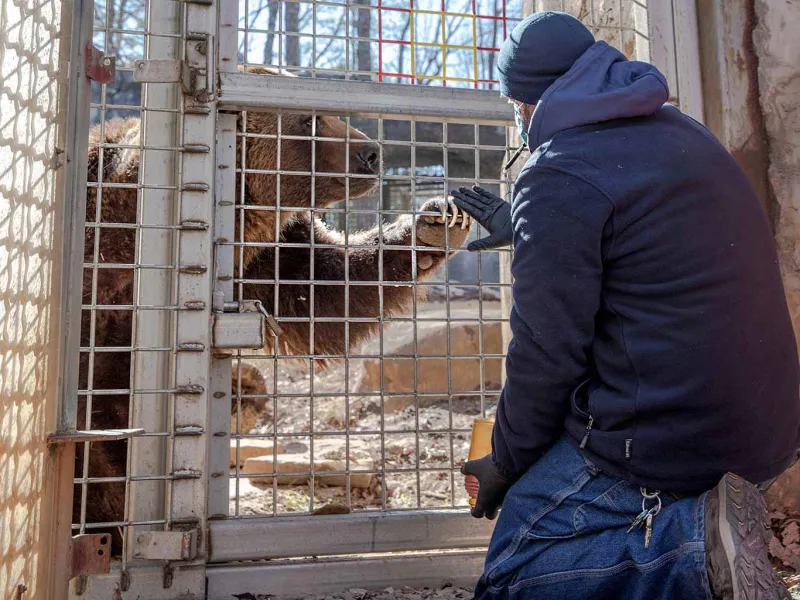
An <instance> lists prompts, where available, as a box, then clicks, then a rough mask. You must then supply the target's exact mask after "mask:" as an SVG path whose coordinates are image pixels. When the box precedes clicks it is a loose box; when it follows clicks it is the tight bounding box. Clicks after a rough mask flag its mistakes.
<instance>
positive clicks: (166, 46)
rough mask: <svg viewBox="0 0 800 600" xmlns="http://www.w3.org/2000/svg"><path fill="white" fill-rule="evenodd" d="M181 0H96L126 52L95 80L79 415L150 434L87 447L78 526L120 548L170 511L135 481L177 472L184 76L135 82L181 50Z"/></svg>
mask: <svg viewBox="0 0 800 600" xmlns="http://www.w3.org/2000/svg"><path fill="white" fill-rule="evenodd" d="M154 4H155V3H154ZM176 8H177V7H176V5H175V4H174V3H171V2H168V3H164V4H163V5H162V7H161V11H160V12H159V8H157V7H155V6H151V4H150V2H147V1H146V0H108V2H104V1H102V0H101V1H99V2H96V5H95V36H94V43H95V45H96V46H97V47H99V48H102V49H103V50H104V51H105V52H106V53H107V54H109V55H115V56H117V65H118V67H117V69H118V70H117V79H116V81H115V82H114V83H112V84H108V85H96V84H93V98H92V100H93V102H92V107H91V114H90V119H91V122H92V125H93V129H92V131H91V133H90V136H89V143H90V147H89V176H88V192H87V217H86V218H87V223H86V238H85V239H86V244H85V250H84V277H83V292H84V307H83V321H82V335H81V338H82V339H81V382H80V391H79V395H80V402H79V426H80V427H81V428H82V429H105V430H107V429H116V428H126V427H131V426H139V427H143V428H144V429H145V434H144V437H142V438H141V439H140V440H137V442H135V443H129V442H127V441H115V442H95V443H92V444H85V445H84V447H83V448H79V449H78V455H79V465H78V471H77V473H76V475H77V476H78V478H77V479H76V490H75V491H76V494H75V499H74V515H75V519H74V523H75V525H74V527H75V529H76V530H77V531H81V532H84V531H89V532H95V531H97V530H106V529H108V528H109V527H110V528H111V531H112V532H113V533H114V534H115V535H114V538H113V539H114V553H115V554H119V553H121V552H122V537H121V536H120V535H119V533H120V531H121V529H124V528H125V527H127V526H128V525H129V524H130V522H131V521H132V522H137V521H143V522H148V523H159V522H163V519H164V514H163V502H147V503H146V504H145V503H141V504H137V503H135V502H132V499H131V497H130V491H131V488H132V487H136V486H139V488H140V489H142V490H144V489H145V488H147V489H148V490H149V491H150V492H151V494H154V495H157V494H160V495H163V482H164V480H165V478H166V477H167V470H166V465H165V462H164V458H163V452H164V447H163V439H164V436H165V435H166V434H167V433H166V431H165V428H166V419H165V418H164V417H165V410H166V408H167V406H168V402H169V388H170V385H171V381H170V377H169V370H170V364H171V362H172V355H173V352H174V345H173V343H172V339H171V336H170V330H171V328H172V320H173V318H174V313H175V308H176V307H175V301H174V298H173V297H172V294H171V288H172V287H173V286H174V280H175V276H176V273H177V264H176V260H175V257H174V243H175V239H174V238H175V227H176V225H175V217H174V213H175V207H176V202H177V190H178V188H177V180H176V172H177V170H176V167H177V159H178V153H179V150H178V148H176V145H177V138H176V127H177V124H178V119H179V104H178V96H177V92H176V90H174V89H173V88H174V87H175V86H169V85H161V86H157V85H150V86H147V88H145V87H144V86H142V85H140V84H136V83H134V82H133V67H134V61H135V60H138V59H141V58H145V57H149V56H159V57H173V56H177V50H178V47H179V41H180V36H179V34H178V31H179V29H178V25H179V21H178V19H179V14H180V13H179V12H178V11H177V10H176ZM165 9H166V10H165ZM145 407H146V408H145ZM134 446H136V450H134ZM145 449H146V450H145ZM140 450H141V451H140ZM145 456H146V457H147V458H145ZM132 478H135V480H134V479H132ZM144 512H146V513H147V514H144ZM98 528H99V529H98Z"/></svg>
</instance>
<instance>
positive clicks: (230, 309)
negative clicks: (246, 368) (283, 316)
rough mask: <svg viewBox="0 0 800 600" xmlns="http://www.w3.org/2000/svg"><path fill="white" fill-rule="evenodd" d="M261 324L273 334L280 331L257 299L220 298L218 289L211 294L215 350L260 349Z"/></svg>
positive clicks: (262, 334)
mask: <svg viewBox="0 0 800 600" xmlns="http://www.w3.org/2000/svg"><path fill="white" fill-rule="evenodd" d="M265 326H266V327H269V330H270V331H271V332H272V335H273V336H279V335H280V334H281V333H282V331H281V327H280V325H278V322H277V321H276V320H275V318H274V317H273V316H272V315H271V314H269V312H267V309H266V308H264V305H263V304H261V301H260V300H242V301H241V302H224V301H223V299H222V294H221V292H215V294H214V329H213V334H214V348H216V349H218V350H240V349H253V350H261V349H262V348H263V347H264V345H265V344H266V338H265V337H264V330H265Z"/></svg>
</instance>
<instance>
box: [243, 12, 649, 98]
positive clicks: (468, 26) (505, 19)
mask: <svg viewBox="0 0 800 600" xmlns="http://www.w3.org/2000/svg"><path fill="white" fill-rule="evenodd" d="M536 4H537V5H539V6H537V7H536V8H537V10H545V9H551V10H563V11H567V12H570V13H571V14H574V15H575V16H577V17H579V18H580V19H581V20H582V21H584V22H585V23H586V24H587V25H588V26H590V28H591V29H592V31H593V33H594V34H595V35H596V36H597V37H598V39H604V40H606V41H608V42H609V43H610V44H612V45H614V46H617V47H619V48H620V49H621V50H623V51H624V52H625V53H626V55H628V56H629V57H633V56H637V51H638V58H639V59H641V60H648V59H649V58H648V57H649V51H648V50H647V40H648V36H647V25H646V21H647V14H646V4H645V3H643V2H636V1H632V0H554V1H553V0H550V1H548V0H538V1H537V3H536ZM523 10H524V3H523V2H522V0H386V1H384V0H358V1H353V2H350V1H345V0H343V1H338V0H325V1H321V0H317V1H312V2H302V1H299V0H279V1H274V2H273V1H268V0H240V1H239V60H240V62H241V63H243V64H244V65H247V66H249V65H264V66H270V67H275V68H281V69H285V70H287V71H289V72H292V73H296V74H299V75H304V76H312V77H334V78H344V79H360V80H369V81H379V82H386V83H405V84H417V85H436V86H439V85H441V86H450V87H468V88H476V89H495V88H496V87H497V85H496V84H497V81H498V72H497V55H498V52H499V50H500V46H501V45H502V43H503V41H504V40H505V38H506V37H507V36H508V35H509V34H510V32H511V30H512V29H513V28H514V26H515V25H516V24H517V23H518V22H519V21H520V20H521V19H522V18H523V16H524V15H523ZM636 13H641V14H639V17H638V20H637V16H636ZM637 46H638V48H637ZM643 54H644V56H642V55H643Z"/></svg>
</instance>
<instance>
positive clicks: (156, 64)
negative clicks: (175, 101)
mask: <svg viewBox="0 0 800 600" xmlns="http://www.w3.org/2000/svg"><path fill="white" fill-rule="evenodd" d="M186 41H187V42H188V43H191V42H197V43H196V45H195V49H196V51H197V54H199V55H201V56H204V57H205V61H206V65H205V68H200V67H195V66H191V65H190V64H189V63H188V62H187V61H183V60H177V59H153V60H137V61H136V62H135V63H134V65H135V68H134V71H133V80H134V81H135V82H137V83H180V84H181V88H182V89H183V93H184V94H186V95H187V96H191V97H192V98H194V100H195V101H197V102H203V103H205V102H211V101H212V100H213V99H214V57H213V54H214V44H213V42H212V39H211V35H210V34H206V33H193V32H190V33H188V34H187V35H186ZM201 80H202V81H203V82H204V85H203V86H202V87H201V85H200V82H201Z"/></svg>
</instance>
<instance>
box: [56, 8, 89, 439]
mask: <svg viewBox="0 0 800 600" xmlns="http://www.w3.org/2000/svg"><path fill="white" fill-rule="evenodd" d="M72 14H73V15H74V16H73V19H72V27H71V31H70V40H71V44H70V49H69V55H70V60H69V75H68V79H67V81H68V82H69V86H68V92H67V117H66V129H67V135H66V148H65V149H64V152H65V156H66V167H65V168H66V173H65V175H64V181H65V184H64V195H63V199H62V202H63V213H64V221H63V235H64V238H63V239H64V256H65V258H64V266H63V270H62V278H61V299H62V303H61V323H62V327H61V342H60V348H61V349H60V352H59V381H60V386H59V412H58V421H57V423H56V429H57V431H58V432H66V431H75V429H76V424H77V414H78V373H79V360H80V359H79V354H78V352H77V351H76V350H77V348H78V345H79V343H80V336H81V302H82V300H83V297H82V293H83V292H82V289H81V286H80V285H75V280H74V279H73V278H74V277H77V276H79V274H80V273H83V243H84V223H85V222H86V171H87V164H88V159H87V149H88V145H89V138H88V132H89V99H90V83H91V82H90V80H89V78H88V77H87V75H86V69H87V63H86V58H87V52H90V51H91V44H92V18H93V15H94V0H74V4H73V11H72Z"/></svg>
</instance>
